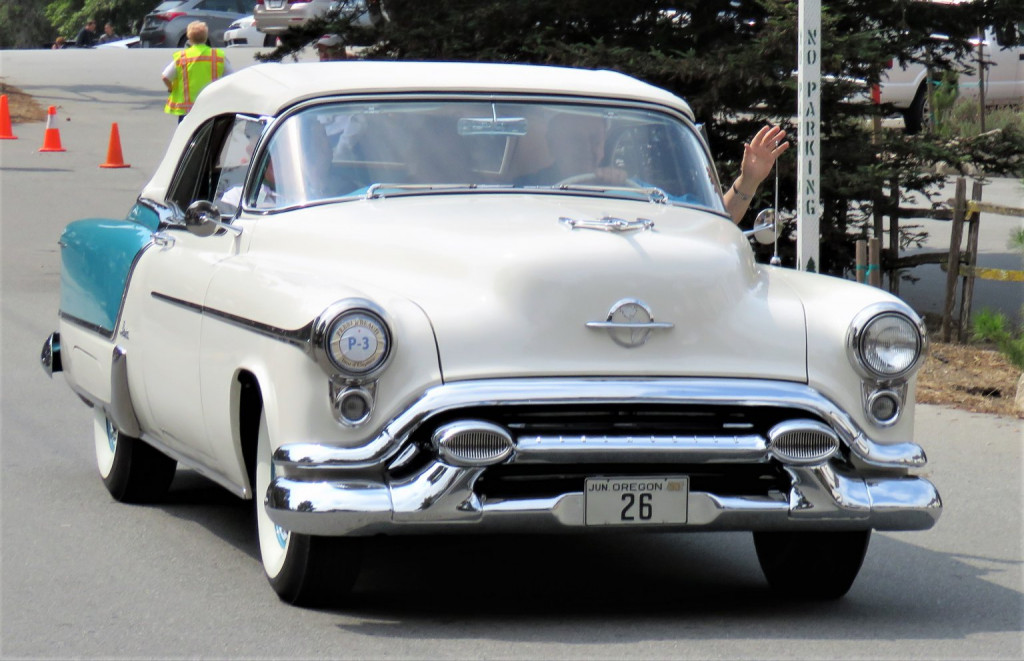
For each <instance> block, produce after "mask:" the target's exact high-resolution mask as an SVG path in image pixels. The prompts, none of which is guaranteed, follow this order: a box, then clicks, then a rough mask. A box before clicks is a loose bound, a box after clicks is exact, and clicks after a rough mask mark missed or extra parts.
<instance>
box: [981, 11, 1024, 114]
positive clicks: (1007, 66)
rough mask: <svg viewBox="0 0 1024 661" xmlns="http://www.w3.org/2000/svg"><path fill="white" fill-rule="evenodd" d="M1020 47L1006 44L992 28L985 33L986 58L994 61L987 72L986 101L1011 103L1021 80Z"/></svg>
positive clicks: (994, 103)
mask: <svg viewBox="0 0 1024 661" xmlns="http://www.w3.org/2000/svg"><path fill="white" fill-rule="evenodd" d="M1022 52H1024V51H1022V49H1021V48H1019V47H1016V48H1015V47H1012V46H1005V45H1004V44H1003V43H1000V41H999V37H998V36H997V35H996V34H995V32H994V31H993V30H991V29H989V30H988V31H986V33H985V59H987V60H989V61H991V62H992V64H991V65H990V66H989V68H988V70H987V71H986V72H985V83H986V85H985V103H986V104H988V105H1000V104H1004V103H1011V102H1012V101H1013V99H1014V96H1015V93H1016V91H1017V90H1016V88H1017V84H1018V82H1019V80H1020V76H1019V71H1020V70H1019V65H1020V64H1021V61H1020V54H1021V53H1022Z"/></svg>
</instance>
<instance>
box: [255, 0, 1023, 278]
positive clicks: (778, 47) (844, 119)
mask: <svg viewBox="0 0 1024 661" xmlns="http://www.w3.org/2000/svg"><path fill="white" fill-rule="evenodd" d="M371 4H373V5H374V6H375V7H379V5H377V3H371ZM383 9H384V15H385V16H386V17H387V19H388V20H384V21H379V22H377V23H376V25H375V27H373V28H361V27H357V26H354V25H352V24H351V23H349V22H348V20H346V19H345V18H344V17H341V16H339V15H337V14H335V15H331V16H328V17H326V18H324V19H321V20H317V21H313V22H311V23H310V24H307V25H306V26H304V27H303V28H298V29H292V30H291V31H289V33H287V34H286V35H285V36H284V37H283V38H282V45H281V46H280V47H279V48H278V49H276V50H275V51H274V52H272V53H271V54H270V55H269V57H268V59H280V58H281V57H283V56H284V55H286V54H288V53H291V52H294V51H296V50H299V49H300V48H302V47H304V46H305V45H307V44H309V43H310V42H311V41H313V40H314V39H316V38H317V37H319V36H320V35H321V34H324V33H327V32H334V33H337V34H340V35H341V36H342V37H343V38H344V39H345V40H346V41H347V42H348V43H352V44H361V43H362V44H373V45H372V46H371V47H370V48H369V49H368V50H367V51H366V57H368V58H375V59H398V60H471V61H484V62H531V63H540V64H557V65H567V66H580V67H589V68H608V69H615V70H618V71H622V72H624V73H627V74H630V75H633V76H636V77H638V78H641V79H643V80H646V81H648V82H650V83H652V84H655V85H658V86H660V87H664V88H666V89H669V90H671V91H673V92H675V93H676V94H678V95H679V96H681V97H683V98H685V99H686V100H687V101H688V102H689V103H690V105H691V106H692V107H693V110H694V112H695V114H696V116H697V118H698V121H700V122H702V123H704V124H705V125H706V127H707V129H708V134H709V136H710V140H711V146H712V149H713V151H714V152H715V156H716V160H717V162H718V166H719V169H720V171H721V172H720V174H721V175H722V179H723V181H730V180H731V177H733V176H734V175H735V174H736V173H737V169H738V166H739V157H740V155H741V153H742V152H741V145H742V143H743V141H744V140H745V139H747V138H748V137H749V136H752V135H753V134H754V133H755V132H756V131H757V129H758V128H760V126H762V125H763V124H764V123H766V122H773V123H779V124H782V125H783V126H784V127H786V129H787V131H788V132H789V133H790V136H791V138H794V139H795V138H797V137H798V136H797V134H796V127H795V126H794V125H793V122H792V115H793V113H794V112H795V109H796V76H795V68H796V65H795V63H796V61H797V53H796V51H797V38H796V32H797V31H796V22H797V10H798V7H797V4H796V2H793V1H791V0H682V1H674V2H669V1H666V0H617V1H616V2H613V3H608V2H599V1H598V0H501V1H496V0H386V2H385V5H384V7H383ZM821 23H822V33H823V38H822V75H823V77H825V81H824V84H823V88H822V122H821V125H820V130H821V173H822V174H821V177H822V179H821V196H822V201H823V205H824V206H823V210H822V215H821V234H822V237H821V240H822V244H821V264H820V271H821V272H823V273H833V274H841V273H843V272H844V271H845V270H847V269H848V268H849V267H850V264H851V263H852V253H853V250H852V245H853V239H854V238H857V237H858V236H861V235H864V234H866V233H868V230H869V228H870V226H871V219H872V216H873V213H874V210H875V207H876V206H877V205H881V204H884V203H885V202H886V201H887V194H883V191H884V189H885V187H887V186H888V185H889V184H890V182H892V181H894V180H897V181H898V182H899V185H900V188H901V190H903V191H905V192H906V193H910V192H920V193H923V194H925V195H926V196H931V195H933V191H934V188H935V185H936V184H937V183H938V182H939V181H941V180H942V179H943V176H942V175H940V174H937V173H936V169H935V167H934V166H935V164H936V163H938V162H944V163H948V164H950V165H952V166H953V167H961V168H962V167H966V166H967V165H968V164H974V165H976V166H982V167H983V168H984V170H985V172H987V173H989V174H993V175H997V174H1007V173H1014V172H1016V173H1020V172H1021V170H1022V169H1024V163H1022V154H1024V134H1022V132H1021V131H1019V130H1013V129H1007V130H1005V131H1003V132H1001V134H999V135H985V136H979V137H976V138H969V139H961V140H956V141H950V140H943V139H940V138H938V137H937V136H933V135H929V134H922V135H915V136H909V135H906V134H904V133H902V132H900V131H898V130H886V131H883V132H881V134H880V135H877V136H873V135H872V131H871V122H870V121H868V120H869V118H870V117H871V116H872V115H880V114H887V113H888V112H891V108H884V107H877V106H873V105H871V104H869V103H864V102H856V101H855V100H854V98H855V97H856V96H857V95H858V94H861V95H863V94H864V93H865V92H866V90H867V89H868V88H869V86H870V85H872V84H876V83H878V82H879V81H880V79H881V76H882V74H883V72H884V71H885V69H886V68H887V67H888V65H889V63H890V62H892V61H896V62H906V63H910V62H927V63H928V64H930V65H931V66H933V67H935V68H939V69H941V68H948V67H950V66H952V63H953V62H954V61H955V60H956V59H958V58H963V57H964V56H965V55H966V54H968V53H969V52H971V50H972V48H973V47H972V44H971V41H970V39H971V38H972V37H974V36H975V35H976V34H977V33H978V29H979V27H980V26H989V25H991V26H997V27H998V28H999V29H1000V31H1001V33H1002V34H1001V37H1002V39H1001V41H1002V42H1003V43H1007V42H1008V41H1010V38H1011V37H1012V38H1013V39H1014V40H1016V41H1017V42H1018V43H1019V42H1020V41H1021V39H1022V37H1021V35H1020V34H1017V33H1016V32H1015V30H1014V29H1013V26H1015V25H1018V24H1024V0H975V1H974V2H965V3H961V4H948V3H936V2H926V1H923V0H824V1H823V2H822V20H821ZM936 34H941V35H945V36H946V37H947V38H944V39H941V40H937V39H935V38H934V35H936ZM794 153H795V150H791V151H790V153H789V154H787V155H786V157H784V159H783V160H781V161H780V163H779V171H780V172H779V174H780V186H779V191H780V200H779V205H780V208H781V209H783V210H786V209H789V210H792V209H793V207H794V206H795V197H796V195H795V190H796V182H795V175H794V170H795V165H796V163H795V160H796V159H795V156H794V155H793V154H794ZM765 188H766V189H768V190H763V191H761V194H760V196H759V199H758V200H755V202H754V203H753V204H752V205H751V208H752V210H754V211H756V210H757V209H758V208H760V207H763V206H767V205H769V204H770V203H771V202H772V197H771V192H772V191H771V190H770V189H771V188H772V187H771V186H766V187H765ZM789 215H790V216H792V215H793V212H792V211H790V212H789ZM748 222H749V221H748ZM794 252H795V250H794V249H793V244H792V243H791V242H790V243H788V245H786V246H785V248H784V259H785V258H786V257H787V256H788V260H787V261H786V262H785V263H788V264H792V255H793V253H794Z"/></svg>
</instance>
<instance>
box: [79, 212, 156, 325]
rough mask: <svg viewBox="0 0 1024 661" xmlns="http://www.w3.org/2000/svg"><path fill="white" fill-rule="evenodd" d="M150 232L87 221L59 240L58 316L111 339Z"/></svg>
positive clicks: (126, 224) (135, 226) (129, 225)
mask: <svg viewBox="0 0 1024 661" xmlns="http://www.w3.org/2000/svg"><path fill="white" fill-rule="evenodd" d="M152 237H153V230H151V229H149V228H148V227H144V226H143V225H141V224H139V223H138V222H132V221H127V220H106V219H101V218H88V219H85V220H77V221H75V222H73V223H70V224H69V225H68V226H67V227H65V228H64V232H63V234H61V238H60V247H61V270H60V314H61V317H63V318H65V319H69V320H71V321H74V322H77V323H79V324H81V325H83V326H86V327H88V328H90V329H91V330H94V331H96V332H98V333H102V334H104V335H106V336H110V337H112V336H113V335H114V330H115V329H116V327H117V317H118V315H119V314H120V311H121V303H122V301H123V300H124V292H125V288H126V287H127V286H128V279H129V278H130V276H131V272H132V269H133V268H134V266H135V262H136V260H137V259H138V257H139V255H141V254H142V251H143V250H145V249H146V248H147V247H148V246H149V245H151V244H152V240H153V239H152Z"/></svg>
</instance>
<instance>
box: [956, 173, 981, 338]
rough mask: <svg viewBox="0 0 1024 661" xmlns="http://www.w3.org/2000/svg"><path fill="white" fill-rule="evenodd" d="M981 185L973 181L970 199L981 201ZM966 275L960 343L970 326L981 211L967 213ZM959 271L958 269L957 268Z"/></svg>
mask: <svg viewBox="0 0 1024 661" xmlns="http://www.w3.org/2000/svg"><path fill="white" fill-rule="evenodd" d="M981 192H982V185H981V182H980V181H975V182H974V186H973V188H972V189H971V199H972V200H974V201H975V202H981ZM966 219H967V222H969V223H970V225H968V226H967V267H968V272H967V275H965V276H964V279H963V280H962V286H961V290H960V291H961V293H960V343H961V344H964V343H966V341H967V334H968V329H969V328H970V327H971V326H970V323H971V303H972V302H973V299H974V267H976V266H977V265H978V232H979V231H980V229H981V227H980V225H981V212H980V211H974V212H973V213H970V214H967V216H966ZM957 270H958V271H959V269H957Z"/></svg>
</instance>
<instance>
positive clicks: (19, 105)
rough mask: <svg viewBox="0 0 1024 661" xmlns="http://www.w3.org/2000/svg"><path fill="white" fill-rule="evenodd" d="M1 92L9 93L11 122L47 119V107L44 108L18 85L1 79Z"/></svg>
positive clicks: (21, 122) (8, 101) (8, 104)
mask: <svg viewBox="0 0 1024 661" xmlns="http://www.w3.org/2000/svg"><path fill="white" fill-rule="evenodd" d="M0 94H6V95H7V110H8V112H10V114H11V122H12V123H14V124H23V123H25V122H41V121H44V120H45V119H46V108H43V107H42V106H41V105H39V103H38V102H36V100H35V99H33V98H32V97H31V96H29V95H28V94H25V93H24V92H22V91H21V90H20V89H18V88H17V87H14V86H13V85H8V84H7V83H5V82H4V81H3V80H2V79H0Z"/></svg>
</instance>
